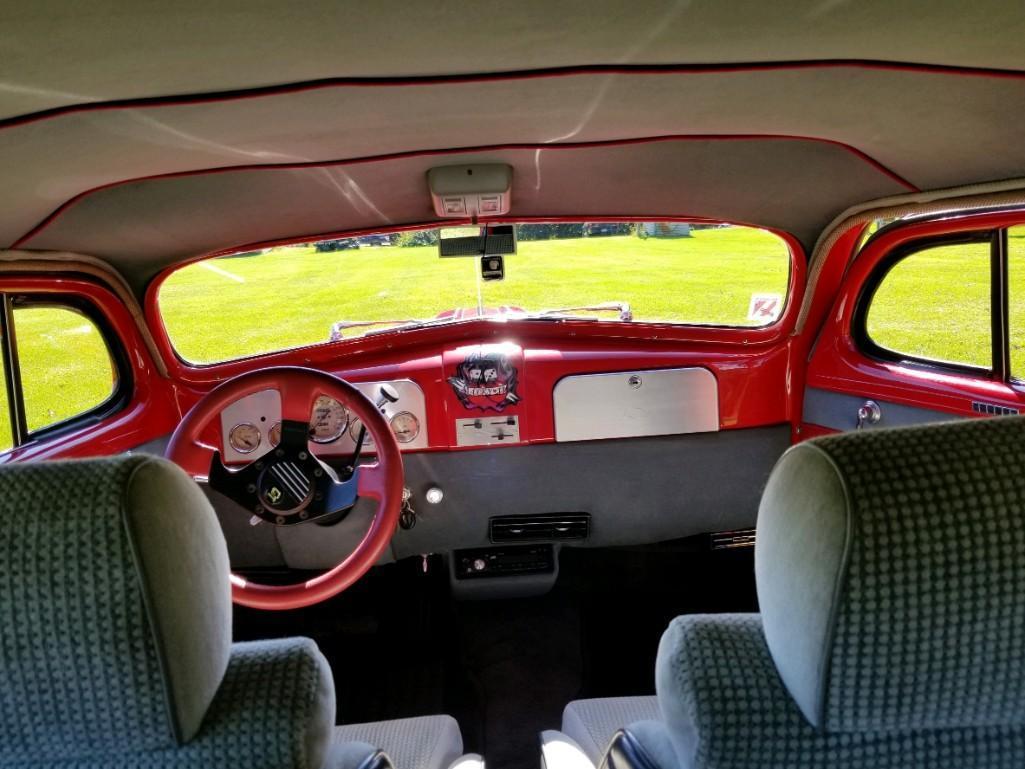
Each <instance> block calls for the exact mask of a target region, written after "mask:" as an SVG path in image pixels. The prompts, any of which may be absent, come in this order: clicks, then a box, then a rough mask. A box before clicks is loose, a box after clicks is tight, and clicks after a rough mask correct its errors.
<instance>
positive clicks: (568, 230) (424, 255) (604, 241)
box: [159, 222, 791, 363]
mask: <svg viewBox="0 0 1025 769" xmlns="http://www.w3.org/2000/svg"><path fill="white" fill-rule="evenodd" d="M515 229H516V241H517V243H516V253H513V254H508V255H506V256H505V257H504V265H503V269H502V274H501V275H500V276H499V277H498V279H493V280H485V279H482V264H481V261H482V260H481V259H480V258H479V257H474V256H470V257H446V258H442V257H440V256H439V249H438V233H439V230H438V229H424V230H414V231H408V232H400V233H392V234H390V235H371V236H363V237H359V238H346V239H340V240H329V241H321V242H317V243H307V244H303V245H298V246H286V247H278V248H272V249H266V250H263V251H258V252H248V253H243V254H235V255H231V256H222V257H217V258H214V259H207V260H204V261H200V262H195V263H193V264H190V265H187V266H185V267H182V268H180V269H178V270H176V271H175V272H173V273H171V274H170V275H169V276H168V277H167V279H166V280H165V281H164V283H163V285H162V286H161V288H160V294H159V307H160V314H161V317H162V319H163V322H164V324H165V327H166V328H167V332H168V336H169V337H170V339H171V343H172V344H173V345H174V347H175V349H176V351H177V352H178V354H179V355H180V356H181V357H182V358H183V359H184V360H186V361H188V362H191V363H215V362H220V361H225V360H232V359H236V358H242V357H248V356H252V355H259V354H262V353H268V352H272V351H276V350H283V349H289V348H294V347H301V346H305V345H310V344H316V343H321V342H326V341H329V340H331V339H338V338H347V337H352V336H359V335H363V334H370V333H382V332H383V331H386V330H388V329H389V328H395V327H396V326H409V325H412V324H419V323H446V322H453V321H458V320H462V319H466V318H473V317H478V316H481V315H483V316H485V317H495V318H502V317H530V318H537V319H538V320H550V319H557V318H560V317H574V318H578V317H579V318H594V319H601V320H611V321H618V322H624V323H649V322H669V323H680V324H693V325H717V326H734V327H757V326H765V325H769V324H771V323H774V322H775V321H776V320H777V319H778V318H779V315H780V313H781V312H782V309H783V306H784V303H785V299H786V294H787V288H788V281H789V270H790V262H791V257H790V251H789V249H788V247H787V246H786V244H785V243H784V242H783V240H782V239H780V238H779V237H777V236H775V235H773V234H771V233H768V232H766V231H764V230H759V229H755V228H752V227H740V226H726V225H687V224H681V223H678V222H672V223H670V222H639V223H638V222H631V223H614V224H609V223H601V224H579V223H576V224H520V225H517V226H516V228H515ZM492 275H493V273H492Z"/></svg>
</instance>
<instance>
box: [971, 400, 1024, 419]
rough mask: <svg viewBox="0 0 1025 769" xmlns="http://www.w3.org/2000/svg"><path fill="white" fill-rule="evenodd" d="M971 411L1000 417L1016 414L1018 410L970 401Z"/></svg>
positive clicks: (995, 404)
mask: <svg viewBox="0 0 1025 769" xmlns="http://www.w3.org/2000/svg"><path fill="white" fill-rule="evenodd" d="M972 411H974V412H975V413H976V414H990V415H992V416H1001V417H1006V416H1010V415H1011V414H1017V413H1018V409H1016V408H1013V407H1011V406H1001V405H1000V404H998V403H983V402H982V401H972Z"/></svg>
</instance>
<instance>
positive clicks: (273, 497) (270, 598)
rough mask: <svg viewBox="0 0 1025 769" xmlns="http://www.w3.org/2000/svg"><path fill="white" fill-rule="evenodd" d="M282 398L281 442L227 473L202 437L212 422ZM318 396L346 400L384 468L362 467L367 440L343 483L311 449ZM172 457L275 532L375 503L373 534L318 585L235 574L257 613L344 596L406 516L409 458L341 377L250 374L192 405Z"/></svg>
mask: <svg viewBox="0 0 1025 769" xmlns="http://www.w3.org/2000/svg"><path fill="white" fill-rule="evenodd" d="M263 390H277V391H278V393H279V394H280V396H281V440H280V442H279V444H278V445H277V446H276V447H275V448H272V449H271V450H270V451H268V452H266V453H264V454H263V455H261V456H259V457H257V458H256V459H254V460H253V461H252V462H250V463H249V464H247V465H245V466H243V467H241V468H238V469H232V468H228V467H226V466H225V465H224V463H223V462H222V461H221V455H220V452H219V451H218V450H217V449H216V447H214V446H211V445H209V444H208V443H203V441H202V437H203V435H204V432H205V431H206V430H207V428H209V427H210V425H211V423H212V422H213V420H214V418H215V417H217V416H219V415H220V413H221V411H222V410H223V409H224V408H225V407H226V406H229V405H231V404H232V403H234V402H235V401H237V400H239V399H240V398H244V397H246V396H247V395H252V394H253V393H257V392H261V391H263ZM319 395H327V396H329V397H331V398H334V399H335V400H337V401H339V402H340V403H341V404H342V405H343V406H345V407H346V408H347V409H349V411H350V412H352V413H353V414H354V415H355V416H356V417H357V418H359V420H360V421H361V422H362V423H363V426H364V428H365V430H366V431H367V432H368V433H369V434H370V436H371V437H372V438H373V439H374V444H375V448H376V451H377V461H376V462H374V463H373V464H360V463H359V461H358V459H359V450H360V448H361V447H362V446H361V444H362V437H363V436H362V434H361V435H360V440H358V441H357V446H356V453H355V454H354V456H353V461H352V463H351V464H352V474H351V476H350V477H347V478H344V479H343V478H340V477H339V475H338V474H337V473H336V472H335V471H334V470H333V469H332V468H331V467H330V466H328V465H327V464H325V463H324V462H322V461H321V460H319V459H318V458H317V457H315V456H313V454H312V453H311V452H310V448H309V434H310V426H309V419H310V413H311V411H312V409H313V402H314V400H315V399H316V398H317V396H319ZM165 456H166V457H167V458H168V459H170V460H171V461H172V462H174V463H176V464H177V465H179V466H181V467H182V468H184V469H185V471H186V472H188V473H189V474H190V475H192V477H193V478H195V479H196V480H200V481H201V480H204V479H206V480H207V482H208V483H209V485H210V487H211V488H213V489H215V490H216V491H219V492H220V493H222V494H224V495H225V496H227V497H229V498H230V499H232V500H233V501H235V502H236V503H237V504H239V505H241V506H242V507H244V508H246V509H247V510H249V511H251V512H252V513H253V515H256V516H259V517H260V518H261V519H263V520H264V521H267V522H269V523H272V524H274V525H276V526H293V525H296V524H301V523H306V522H309V521H314V520H317V519H323V518H325V517H327V516H336V517H337V516H344V515H345V514H347V513H348V511H349V510H350V509H351V508H352V506H353V505H354V504H355V503H356V499H357V498H358V497H369V498H372V499H374V500H376V501H377V510H376V512H375V513H374V517H373V520H372V521H371V523H370V528H369V529H368V530H367V533H366V535H364V537H363V539H362V540H361V541H360V543H359V544H358V545H357V546H356V549H355V550H353V551H352V552H351V553H350V554H349V555H348V556H347V557H346V558H345V559H344V560H343V561H341V562H340V563H339V564H338V565H337V566H335V567H334V568H332V569H330V570H329V571H326V572H325V573H323V574H321V575H320V576H319V577H316V578H314V579H311V580H308V581H306V582H299V583H295V584H291V585H265V584H258V583H255V582H250V581H248V580H246V579H244V578H242V577H240V576H238V575H236V574H232V575H231V598H232V600H233V601H234V602H235V603H238V604H241V605H243V606H250V607H254V608H257V609H297V608H300V607H303V606H310V605H311V604H315V603H319V602H320V601H323V600H325V599H327V598H330V597H331V596H333V595H337V594H338V593H340V592H341V591H343V590H345V588H347V587H349V586H350V585H351V584H352V583H354V582H355V581H356V580H357V579H359V578H360V577H362V576H363V575H364V574H365V573H366V572H367V571H368V570H369V569H370V567H371V566H373V565H374V564H375V563H376V562H377V559H378V558H379V557H380V556H381V553H383V552H384V549H385V548H386V547H387V546H388V542H389V541H390V540H391V538H392V535H393V534H394V533H395V529H396V526H397V524H398V520H399V513H400V511H401V508H402V490H403V474H402V455H401V454H400V453H399V445H398V442H397V441H396V440H395V435H394V434H393V433H392V431H391V429H390V428H389V427H388V423H387V421H386V420H385V418H384V416H383V415H382V414H381V412H380V410H379V409H378V408H377V407H376V406H374V404H373V403H371V402H370V400H369V399H368V398H367V397H366V396H365V395H363V393H361V392H360V391H359V390H357V389H356V388H355V387H353V386H352V385H351V384H349V383H348V382H345V381H343V380H341V379H339V378H338V377H335V376H331V375H330V374H325V373H323V372H321V371H314V370H313V369H307V368H299V367H290V366H280V367H274V368H266V369H262V370H260V371H252V372H249V373H246V374H241V375H239V376H237V377H234V378H232V379H229V380H228V381H226V382H224V383H223V384H220V385H218V386H217V387H216V388H214V389H213V390H211V391H210V392H209V393H208V394H207V395H205V396H204V397H203V398H201V399H200V401H199V402H198V403H197V404H196V405H195V406H193V408H192V410H191V411H189V413H188V414H186V415H185V419H183V420H182V422H181V424H179V425H178V427H177V428H176V429H175V431H174V434H173V435H172V436H171V442H170V443H169V444H168V446H167V451H166V452H165Z"/></svg>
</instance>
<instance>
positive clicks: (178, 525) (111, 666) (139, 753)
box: [0, 457, 335, 769]
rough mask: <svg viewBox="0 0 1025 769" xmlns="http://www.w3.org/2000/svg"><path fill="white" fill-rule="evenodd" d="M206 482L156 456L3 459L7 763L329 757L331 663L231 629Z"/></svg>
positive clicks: (243, 763)
mask: <svg viewBox="0 0 1025 769" xmlns="http://www.w3.org/2000/svg"><path fill="white" fill-rule="evenodd" d="M228 569H229V566H228V558H227V550H226V547H225V544H224V539H223V536H222V534H221V531H220V528H219V526H218V525H217V521H216V517H215V516H214V514H213V511H212V510H211V509H210V507H209V503H208V502H207V500H206V497H205V496H204V495H203V493H202V492H201V491H200V490H199V488H198V487H197V486H196V484H195V482H194V481H192V479H191V478H189V477H188V476H187V475H185V473H184V472H182V471H181V470H180V469H179V468H178V467H176V466H175V465H173V464H171V463H169V462H166V461H164V460H161V459H156V458H151V457H118V458H110V459H97V460H88V461H81V462H47V463H39V464H17V465H9V466H5V467H4V468H2V470H0V675H2V677H3V685H2V686H0V766H3V767H51V766H52V767H57V766H60V767H67V766H74V767H130V766H131V767H159V766H171V765H173V766H176V767H211V766H232V767H238V768H239V769H243V768H245V767H267V768H268V769H271V768H272V767H273V768H274V769H280V768H282V767H301V768H306V767H308V768H309V769H320V767H321V766H322V765H323V762H324V756H325V754H326V751H327V746H328V744H329V743H330V738H331V730H332V728H333V725H334V707H335V698H334V684H333V680H332V677H331V671H330V668H329V667H328V665H327V662H326V660H325V659H324V657H323V656H322V655H321V654H320V652H319V651H318V649H317V648H316V645H315V644H314V643H313V642H312V641H310V640H308V639H287V640H280V641H268V642H260V643H254V644H237V645H234V646H232V644H231V603H230V589H229V583H228Z"/></svg>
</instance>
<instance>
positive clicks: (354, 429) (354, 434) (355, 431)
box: [349, 417, 374, 448]
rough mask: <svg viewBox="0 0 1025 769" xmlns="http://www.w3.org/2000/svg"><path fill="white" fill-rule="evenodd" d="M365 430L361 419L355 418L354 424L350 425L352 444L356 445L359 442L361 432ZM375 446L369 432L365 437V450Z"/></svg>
mask: <svg viewBox="0 0 1025 769" xmlns="http://www.w3.org/2000/svg"><path fill="white" fill-rule="evenodd" d="M362 429H363V423H362V422H361V421H360V419H359V417H353V418H352V422H350V423H349V437H350V438H352V442H353V443H355V442H356V441H358V440H359V431H360V430H362ZM373 445H374V439H373V438H372V437H371V435H370V431H369V430H368V431H367V433H366V435H364V436H363V448H367V447H368V446H373Z"/></svg>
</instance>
